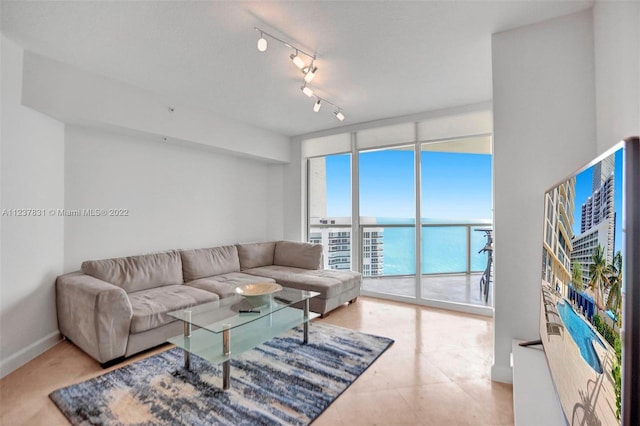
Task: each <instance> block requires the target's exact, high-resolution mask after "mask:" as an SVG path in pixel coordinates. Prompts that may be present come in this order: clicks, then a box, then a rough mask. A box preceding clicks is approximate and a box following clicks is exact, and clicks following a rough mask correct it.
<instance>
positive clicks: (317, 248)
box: [273, 241, 322, 269]
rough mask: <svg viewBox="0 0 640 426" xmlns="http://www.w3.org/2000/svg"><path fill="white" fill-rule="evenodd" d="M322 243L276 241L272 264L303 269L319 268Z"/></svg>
mask: <svg viewBox="0 0 640 426" xmlns="http://www.w3.org/2000/svg"><path fill="white" fill-rule="evenodd" d="M321 259H322V244H312V243H301V242H296V241H278V242H277V243H276V249H275V250H274V253H273V264H274V265H281V266H293V267H295V268H303V269H319V268H320V260H321Z"/></svg>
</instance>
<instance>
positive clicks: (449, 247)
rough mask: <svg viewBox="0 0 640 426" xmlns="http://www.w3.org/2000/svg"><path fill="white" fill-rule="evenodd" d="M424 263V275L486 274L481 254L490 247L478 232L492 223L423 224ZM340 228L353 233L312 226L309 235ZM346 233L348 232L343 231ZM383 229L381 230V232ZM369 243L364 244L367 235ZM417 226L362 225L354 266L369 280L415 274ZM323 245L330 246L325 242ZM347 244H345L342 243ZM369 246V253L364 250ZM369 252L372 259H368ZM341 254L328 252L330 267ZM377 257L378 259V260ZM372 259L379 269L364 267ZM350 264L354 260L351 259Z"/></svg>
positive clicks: (342, 256)
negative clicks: (333, 258) (366, 256)
mask: <svg viewBox="0 0 640 426" xmlns="http://www.w3.org/2000/svg"><path fill="white" fill-rule="evenodd" d="M421 226H422V242H421V251H422V261H421V269H422V270H421V273H422V274H423V275H425V274H434V275H435V274H455V273H466V274H470V273H474V272H482V271H484V270H485V268H486V265H487V254H486V253H479V251H480V250H481V249H482V248H483V247H484V246H485V244H486V236H485V233H484V232H475V231H474V230H475V229H477V228H486V227H488V226H491V223H490V222H489V221H487V222H484V223H480V222H476V223H423V224H422V225H421ZM328 228H330V229H332V230H333V229H337V230H336V231H335V232H340V231H342V232H350V229H351V226H350V225H336V224H333V225H331V224H327V225H325V224H319V225H318V224H314V225H311V226H310V229H309V234H310V235H312V234H313V235H314V241H317V240H318V238H317V234H318V233H321V230H322V229H328ZM373 228H375V229H376V232H377V237H376V238H371V233H372V231H371V229H373ZM343 230H344V231H343ZM380 230H381V231H380ZM365 233H369V235H370V236H369V237H368V238H366V240H368V243H367V244H366V245H365V244H364V240H365V238H364V235H365ZM415 234H416V233H415V225H414V224H384V223H377V224H371V225H369V224H367V225H360V232H359V235H360V253H359V256H358V258H359V259H361V260H360V263H361V264H360V265H353V264H352V265H351V267H352V268H353V269H358V270H360V271H363V270H365V269H367V270H366V271H365V272H366V273H365V275H366V276H368V277H394V276H406V275H415V273H416V270H415V269H416V262H415ZM322 243H323V244H325V245H326V244H328V242H326V241H322ZM341 245H343V246H344V245H345V244H341ZM363 247H367V249H368V250H367V251H366V252H365V251H364V250H363V249H362V248H363ZM365 253H366V254H367V255H368V256H369V257H368V258H365ZM334 254H337V253H335V252H333V251H330V250H327V252H326V253H325V255H326V256H328V257H329V258H328V259H325V265H326V266H329V267H331V266H333V263H334V262H333V261H331V258H330V257H331V255H334ZM344 256H345V252H344V250H340V258H341V262H340V264H341V265H344ZM349 257H350V256H349ZM374 258H375V259H374ZM372 260H377V261H378V262H380V263H377V264H376V266H377V267H376V268H374V267H373V265H371V264H369V265H370V266H369V268H363V265H364V264H367V263H368V262H370V261H372ZM349 262H351V259H350V258H349Z"/></svg>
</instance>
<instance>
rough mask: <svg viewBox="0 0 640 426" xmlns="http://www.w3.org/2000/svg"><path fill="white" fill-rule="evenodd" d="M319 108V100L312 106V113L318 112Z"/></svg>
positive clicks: (320, 105)
mask: <svg viewBox="0 0 640 426" xmlns="http://www.w3.org/2000/svg"><path fill="white" fill-rule="evenodd" d="M321 107H322V104H321V103H320V99H318V101H317V102H316V103H315V104H313V112H318V111H320V108H321Z"/></svg>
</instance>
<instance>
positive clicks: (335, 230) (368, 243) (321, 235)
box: [309, 217, 384, 277]
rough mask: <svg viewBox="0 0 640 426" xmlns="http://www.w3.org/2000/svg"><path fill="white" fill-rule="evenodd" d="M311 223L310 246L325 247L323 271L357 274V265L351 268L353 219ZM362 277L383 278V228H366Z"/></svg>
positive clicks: (324, 220)
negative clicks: (334, 270)
mask: <svg viewBox="0 0 640 426" xmlns="http://www.w3.org/2000/svg"><path fill="white" fill-rule="evenodd" d="M310 220H311V223H310V224H309V242H311V243H319V244H322V246H323V259H324V267H325V268H327V269H337V270H351V269H353V270H356V269H357V268H356V265H352V264H351V218H349V217H339V218H336V217H333V218H311V219H310ZM370 221H371V220H369V222H370ZM364 222H368V221H366V220H365V221H364ZM373 223H375V221H373ZM331 225H334V226H331ZM362 275H363V276H364V277H375V276H381V275H384V228H382V227H380V228H377V227H376V228H369V227H367V228H365V230H364V231H363V235H362Z"/></svg>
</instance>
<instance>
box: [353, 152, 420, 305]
mask: <svg viewBox="0 0 640 426" xmlns="http://www.w3.org/2000/svg"><path fill="white" fill-rule="evenodd" d="M358 159H359V160H358V163H359V179H358V182H359V194H360V199H359V204H360V229H361V247H362V261H361V264H362V275H363V277H364V283H363V289H364V290H368V291H374V292H379V293H384V294H392V295H397V296H406V297H415V295H416V292H415V273H416V272H415V271H416V267H415V265H416V262H415V235H416V233H415V211H416V209H415V171H414V163H415V158H414V146H413V145H410V146H402V147H393V148H387V149H376V150H365V151H360V153H359V155H358ZM388 277H398V278H400V277H401V278H402V279H396V280H388V279H385V278H388Z"/></svg>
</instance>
